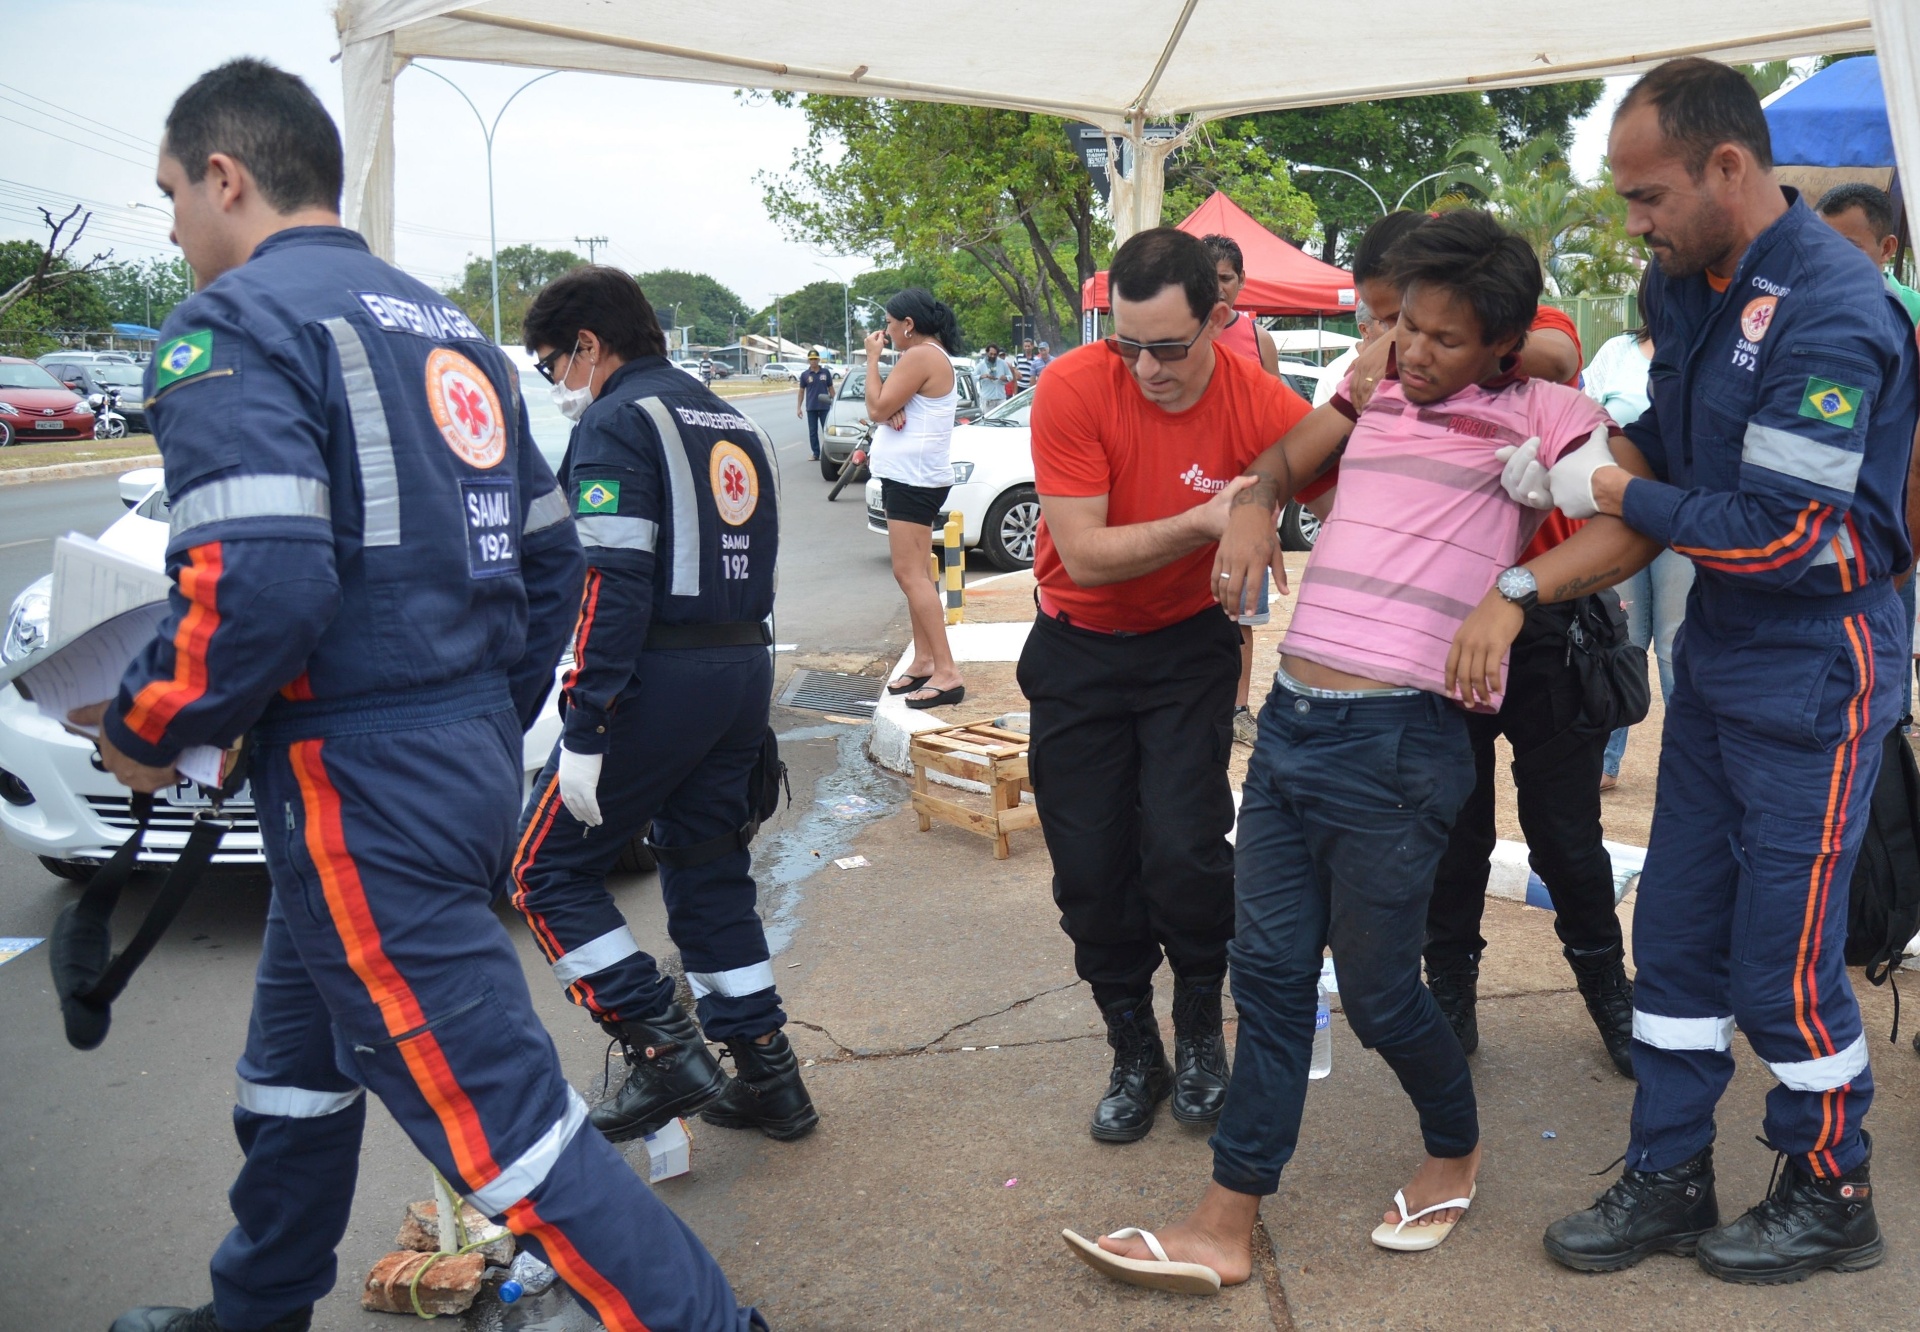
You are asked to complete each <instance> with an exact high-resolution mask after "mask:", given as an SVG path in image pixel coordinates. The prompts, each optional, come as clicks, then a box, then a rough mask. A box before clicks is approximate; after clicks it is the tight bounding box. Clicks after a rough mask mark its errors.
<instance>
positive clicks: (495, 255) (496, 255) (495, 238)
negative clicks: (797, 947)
mask: <svg viewBox="0 0 1920 1332" xmlns="http://www.w3.org/2000/svg"><path fill="white" fill-rule="evenodd" d="M414 68H415V69H417V70H419V71H420V72H421V73H422V74H431V75H433V77H434V78H436V79H438V80H440V82H442V83H444V84H446V85H447V86H448V87H449V88H451V89H453V90H454V91H455V92H457V93H460V100H461V101H463V102H465V103H466V104H467V109H468V110H469V111H471V112H473V118H474V119H475V120H477V121H479V122H480V133H481V135H482V136H483V137H484V138H485V139H486V141H487V249H488V260H487V266H488V268H489V269H490V270H491V271H492V275H493V340H494V342H495V343H496V344H498V343H499V341H500V235H499V232H498V231H497V230H496V228H495V226H494V218H493V132H494V131H495V130H497V129H499V128H500V117H501V116H504V115H506V114H507V108H508V107H510V106H512V105H513V99H514V97H518V96H519V95H520V94H521V93H523V92H525V91H526V90H527V89H529V88H531V87H532V86H533V85H534V84H536V83H538V82H540V80H541V79H550V78H552V77H553V76H554V75H555V74H560V73H564V72H565V71H563V70H558V69H550V70H548V71H547V72H546V73H545V74H541V75H538V76H537V77H535V78H531V79H528V80H527V81H526V82H525V83H523V84H521V85H520V86H519V87H518V88H515V89H514V90H513V96H512V97H509V98H507V100H506V101H504V102H502V103H501V104H500V110H499V111H498V112H496V113H495V114H494V117H493V123H492V124H491V125H489V124H488V123H487V118H486V117H485V116H483V115H481V114H480V108H479V107H477V106H475V105H474V104H473V99H472V98H471V97H469V96H467V95H466V93H464V92H462V91H461V89H460V85H459V84H457V83H455V82H454V81H453V80H452V79H450V78H448V77H447V76H446V75H445V74H442V73H441V72H440V71H439V70H436V69H429V68H428V67H427V66H425V65H420V64H416V65H414Z"/></svg>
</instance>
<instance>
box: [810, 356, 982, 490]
mask: <svg viewBox="0 0 1920 1332" xmlns="http://www.w3.org/2000/svg"><path fill="white" fill-rule="evenodd" d="M951 359H952V360H953V377H954V381H955V384H956V387H957V388H958V389H959V393H960V396H959V398H958V399H957V400H956V401H955V403H954V408H953V419H954V421H955V423H956V424H964V423H965V422H968V421H973V420H976V419H978V418H979V416H980V390H979V389H977V388H976V387H974V383H973V365H972V363H971V362H968V361H963V360H961V359H959V358H958V357H954V358H951ZM892 368H893V367H892V366H891V365H890V364H883V365H882V366H881V367H880V378H881V379H882V380H885V379H886V377H887V372H888V371H889V370H891V369H892ZM866 419H867V367H866V366H865V365H859V366H855V367H853V368H851V369H849V370H848V371H847V377H846V378H845V379H843V380H841V381H840V391H839V392H838V393H836V394H834V397H833V407H832V408H831V409H830V410H829V411H828V412H827V423H826V429H824V430H822V431H821V432H820V475H821V476H823V477H825V478H826V479H827V480H829V481H837V480H839V479H840V468H841V466H842V464H844V463H845V462H846V461H847V455H848V454H849V453H852V452H853V444H854V441H855V440H857V439H859V438H860V437H861V436H862V435H863V434H865V433H866V432H865V431H864V430H863V429H862V428H861V425H860V423H861V422H862V421H864V420H866Z"/></svg>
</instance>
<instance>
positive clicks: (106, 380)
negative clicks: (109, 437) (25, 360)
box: [40, 357, 147, 434]
mask: <svg viewBox="0 0 1920 1332" xmlns="http://www.w3.org/2000/svg"><path fill="white" fill-rule="evenodd" d="M40 367H41V368H42V369H43V370H45V371H46V372H47V373H48V374H50V375H52V376H53V377H54V378H55V379H57V380H59V381H60V382H61V383H62V384H65V385H66V386H67V387H68V388H70V389H72V390H73V391H74V392H75V393H78V394H79V395H80V396H81V397H82V398H90V397H92V396H93V395H94V394H96V393H100V394H104V393H106V391H107V390H108V389H113V390H114V391H115V392H117V393H119V395H120V401H119V403H118V405H117V406H115V408H114V410H115V411H117V412H119V413H120V415H122V416H124V417H126V418H127V429H128V430H130V431H132V432H134V433H135V434H140V433H143V432H145V430H146V428H147V407H146V397H145V393H144V389H143V383H144V377H145V373H146V372H145V371H143V370H142V369H141V368H140V367H139V366H137V365H135V364H133V362H131V361H49V360H47V359H45V358H44V357H43V358H42V359H41V361H40Z"/></svg>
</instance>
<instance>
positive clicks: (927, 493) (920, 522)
mask: <svg viewBox="0 0 1920 1332" xmlns="http://www.w3.org/2000/svg"><path fill="white" fill-rule="evenodd" d="M951 489H953V487H951V486H910V485H908V484H907V483H906V482H904V481H892V480H889V479H888V478H886V477H884V476H883V477H881V478H880V508H881V511H882V512H884V513H885V514H886V515H887V518H888V519H889V520H890V521H892V522H896V523H913V524H916V525H917V526H920V527H932V526H933V524H934V522H935V521H936V520H937V519H938V518H939V517H940V506H941V505H943V504H945V503H946V502H947V492H948V491H949V490H951Z"/></svg>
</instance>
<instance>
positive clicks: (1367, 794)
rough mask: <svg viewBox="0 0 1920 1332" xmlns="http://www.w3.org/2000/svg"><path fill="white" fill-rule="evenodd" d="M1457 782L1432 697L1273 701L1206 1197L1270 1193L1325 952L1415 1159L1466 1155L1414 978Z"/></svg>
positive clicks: (1445, 1038) (1245, 869)
mask: <svg viewBox="0 0 1920 1332" xmlns="http://www.w3.org/2000/svg"><path fill="white" fill-rule="evenodd" d="M1473 782H1474V768H1473V750H1472V747H1471V745H1470V744H1469V743H1468V740H1467V726H1466V718H1465V716H1464V715H1463V714H1462V713H1461V711H1460V709H1459V708H1458V707H1456V706H1455V705H1453V704H1452V703H1449V702H1447V701H1446V700H1445V699H1443V698H1440V697H1439V696H1438V695H1435V694H1418V695H1403V696H1399V697H1384V698H1366V699H1351V700H1322V699H1308V698H1302V697H1299V696H1297V695H1295V694H1293V693H1291V692H1289V691H1288V690H1287V689H1285V688H1284V687H1282V686H1279V685H1276V686H1275V687H1274V691H1273V695H1272V697H1271V698H1269V699H1268V701H1267V706H1266V707H1265V708H1264V709H1262V710H1261V713H1260V738H1259V742H1258V743H1257V744H1256V745H1255V746H1254V750H1253V758H1252V759H1251V761H1249V763H1248V764H1247V781H1246V786H1245V789H1244V791H1243V793H1242V797H1241V805H1240V831H1239V834H1238V837H1237V839H1236V853H1235V861H1234V898H1235V920H1234V936H1233V943H1232V945H1231V946H1230V947H1229V948H1228V950H1227V957H1228V960H1229V962H1230V964H1231V966H1232V969H1233V1002H1234V1005H1235V1006H1236V1007H1237V1008H1238V1009H1239V1011H1240V1035H1239V1038H1238V1041H1237V1043H1236V1045H1235V1048H1234V1056H1233V1083H1232V1087H1231V1089H1230V1090H1229V1092H1228V1094H1227V1105H1226V1110H1225V1112H1224V1113H1223V1114H1222V1115H1221V1117H1220V1124H1219V1127H1218V1128H1217V1129H1215V1131H1214V1135H1213V1142H1212V1146H1213V1178H1214V1182H1215V1183H1217V1184H1219V1185H1221V1186H1222V1187H1224V1188H1229V1189H1232V1190H1233V1191H1234V1192H1236V1193H1251V1194H1268V1193H1272V1192H1274V1191H1275V1190H1276V1189H1277V1188H1279V1185H1280V1169H1281V1167H1282V1166H1284V1165H1285V1164H1286V1163H1287V1161H1288V1160H1289V1159H1290V1158H1291V1157H1292V1156H1293V1149H1294V1145H1295V1143H1296V1142H1297V1141H1298V1140H1299V1136H1300V1111H1301V1107H1302V1105H1303V1104H1304V1103H1305V1101H1306V1095H1307V1064H1308V1062H1309V1060H1310V1058H1311V1056H1312V1050H1313V1014H1314V1003H1315V988H1314V986H1315V981H1316V980H1317V979H1318V977H1319V975H1320V952H1321V949H1322V948H1323V947H1325V946H1327V945H1329V944H1330V945H1331V946H1332V948H1333V960H1334V966H1335V968H1336V969H1337V970H1338V971H1339V974H1340V1004H1341V1007H1342V1009H1343V1010H1344V1012H1345V1013H1346V1018H1347V1022H1348V1023H1349V1025H1351V1026H1352V1028H1353V1030H1354V1034H1355V1035H1357V1036H1358V1037H1359V1038H1360V1043H1361V1044H1362V1045H1364V1046H1366V1047H1367V1048H1369V1049H1373V1050H1378V1051H1379V1052H1380V1054H1381V1055H1382V1056H1383V1057H1384V1058H1385V1059H1386V1061H1387V1063H1388V1065H1390V1066H1391V1067H1392V1069H1393V1071H1394V1074H1395V1075H1396V1076H1397V1077H1398V1078H1399V1079H1400V1085H1401V1086H1402V1087H1404V1088H1405V1089H1406V1092H1407V1095H1408V1097H1409V1098H1410V1099H1411V1100H1412V1101H1413V1104H1414V1108H1415V1109H1416V1110H1417V1111H1419V1114H1420V1132H1421V1136H1422V1137H1423V1138H1424V1139H1425V1141H1426V1148H1427V1152H1428V1154H1430V1155H1432V1156H1465V1155H1467V1153H1469V1152H1471V1151H1472V1150H1473V1149H1474V1147H1475V1145H1476V1144H1477V1143H1478V1142H1479V1141H1480V1128H1479V1118H1478V1113H1477V1110H1476V1108H1475V1104H1474V1098H1473V1079H1472V1076H1471V1075H1470V1074H1469V1073H1468V1071H1467V1059H1466V1056H1465V1055H1464V1054H1462V1053H1461V1051H1460V1042H1459V1041H1457V1040H1456V1039H1454V1035H1453V1031H1452V1029H1451V1028H1449V1027H1448V1026H1447V1022H1446V1019H1445V1018H1444V1017H1442V1016H1441V1014H1440V1009H1439V1006H1438V1005H1437V1004H1435V1003H1434V1001H1433V996H1432V995H1431V994H1430V993H1428V991H1427V987H1426V986H1425V985H1424V984H1422V983H1421V980H1420V949H1421V945H1422V944H1423V943H1424V942H1425V941H1426V937H1427V899H1428V897H1429V896H1430V895H1431V894H1432V891H1433V873H1434V869H1435V867H1436V866H1437V865H1438V864H1439V863H1440V856H1441V853H1442V852H1443V851H1445V850H1446V847H1447V831H1448V829H1449V827H1450V826H1451V825H1452V823H1453V818H1454V815H1455V813H1456V812H1457V811H1458V810H1459V808H1460V806H1461V804H1462V803H1463V802H1464V801H1465V800H1466V798H1467V796H1468V794H1469V793H1470V792H1472V790H1473Z"/></svg>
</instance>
